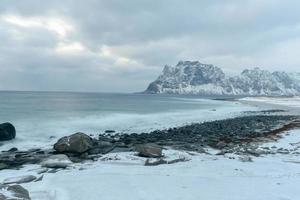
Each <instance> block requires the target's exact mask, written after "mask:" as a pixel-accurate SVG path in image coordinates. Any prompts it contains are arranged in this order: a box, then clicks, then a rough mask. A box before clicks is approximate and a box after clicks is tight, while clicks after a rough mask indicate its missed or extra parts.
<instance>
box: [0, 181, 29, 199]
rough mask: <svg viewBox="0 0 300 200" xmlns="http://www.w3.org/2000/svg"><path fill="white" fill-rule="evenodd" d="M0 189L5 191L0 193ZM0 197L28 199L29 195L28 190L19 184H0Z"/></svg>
mask: <svg viewBox="0 0 300 200" xmlns="http://www.w3.org/2000/svg"><path fill="white" fill-rule="evenodd" d="M1 191H5V193H3V194H1ZM6 195H7V196H6ZM0 199H1V200H30V196H29V192H28V191H27V190H26V189H25V188H23V187H22V186H20V185H9V186H7V185H1V184H0Z"/></svg>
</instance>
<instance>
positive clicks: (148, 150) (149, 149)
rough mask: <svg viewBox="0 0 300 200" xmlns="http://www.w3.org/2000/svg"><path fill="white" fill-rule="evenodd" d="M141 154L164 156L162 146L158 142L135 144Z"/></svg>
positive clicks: (145, 155)
mask: <svg viewBox="0 0 300 200" xmlns="http://www.w3.org/2000/svg"><path fill="white" fill-rule="evenodd" d="M135 150H136V151H137V152H138V155H139V156H142V157H150V158H158V157H162V147H161V146H158V145H156V144H150V143H149V144H140V145H136V146H135Z"/></svg>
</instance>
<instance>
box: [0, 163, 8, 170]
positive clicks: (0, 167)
mask: <svg viewBox="0 0 300 200" xmlns="http://www.w3.org/2000/svg"><path fill="white" fill-rule="evenodd" d="M8 168H9V166H8V165H7V164H5V163H0V170H2V169H8Z"/></svg>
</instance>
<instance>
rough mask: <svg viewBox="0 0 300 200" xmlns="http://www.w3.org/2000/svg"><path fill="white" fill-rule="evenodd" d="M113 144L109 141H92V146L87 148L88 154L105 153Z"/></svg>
mask: <svg viewBox="0 0 300 200" xmlns="http://www.w3.org/2000/svg"><path fill="white" fill-rule="evenodd" d="M114 147H115V146H114V145H113V144H112V143H111V142H106V141H97V142H95V143H94V147H93V148H92V149H90V150H89V152H88V153H89V154H90V155H93V154H106V153H109V152H110V151H112V150H113V149H114Z"/></svg>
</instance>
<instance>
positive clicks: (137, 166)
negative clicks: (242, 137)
mask: <svg viewBox="0 0 300 200" xmlns="http://www.w3.org/2000/svg"><path fill="white" fill-rule="evenodd" d="M254 100H256V99H251V100H250V99H247V103H249V102H250V101H251V102H254ZM264 100H265V101H264V104H258V103H256V106H259V105H261V107H256V108H253V110H259V109H265V108H277V107H280V108H283V107H285V108H286V109H290V110H292V111H294V106H295V107H298V105H300V102H299V104H297V101H296V102H295V103H293V104H290V103H286V101H285V99H277V100H279V101H275V100H273V99H271V100H270V102H271V104H268V99H266V98H265V99H264ZM286 100H287V101H290V99H289V98H287V99H286ZM243 101H244V100H243ZM243 101H242V102H243ZM274 101H275V102H274ZM256 102H257V101H256ZM281 102H283V103H281ZM266 105H267V106H266ZM277 105H279V106H277ZM247 106H248V105H247ZM282 136H283V137H282V138H281V139H278V141H276V142H275V141H271V142H267V143H259V144H257V145H259V146H260V148H261V149H265V148H268V149H270V150H272V149H274V152H276V153H275V154H268V155H262V156H259V157H251V159H248V158H246V159H245V158H243V157H241V156H240V155H235V154H224V155H216V154H217V153H218V151H217V150H213V149H206V150H207V152H208V154H198V153H191V152H185V151H176V150H172V149H167V150H164V151H163V153H164V154H165V156H166V159H175V158H182V157H184V158H186V160H188V161H186V162H180V163H175V164H170V165H159V166H144V163H145V160H146V158H141V157H138V156H136V153H135V152H121V153H109V154H106V155H104V156H103V157H101V158H100V159H99V160H98V161H95V162H85V163H77V164H73V165H71V166H70V167H69V168H67V169H65V170H60V171H58V172H56V173H45V174H44V176H43V180H41V181H39V182H31V183H26V184H22V186H24V187H25V188H26V189H28V191H29V192H30V196H31V198H32V199H37V200H43V199H45V200H46V199H47V200H48V199H49V200H54V199H55V200H69V199H72V200H81V199H91V200H94V199H95V200H97V199H104V200H106V199H109V200H119V199H133V200H135V199H143V200H148V199H149V200H150V199H151V200H153V199H157V200H165V199H178V200H179V199H187V200H196V199H197V200H198V199H207V200H217V199H218V200H250V199H251V200H252V199H256V200H265V199H268V200H296V199H299V196H300V191H299V190H298V185H299V183H300V170H299V166H300V159H299V158H300V156H299V155H300V143H299V142H300V130H292V131H288V132H286V133H283V134H282ZM286 150H288V151H289V153H286ZM251 160H252V161H251ZM40 169H41V167H40V165H27V166H25V167H24V168H21V169H20V170H1V171H0V177H1V179H0V182H1V181H3V180H5V179H6V178H11V177H18V176H22V175H34V176H37V177H39V176H40V175H39V174H38V172H39V171H40Z"/></svg>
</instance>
